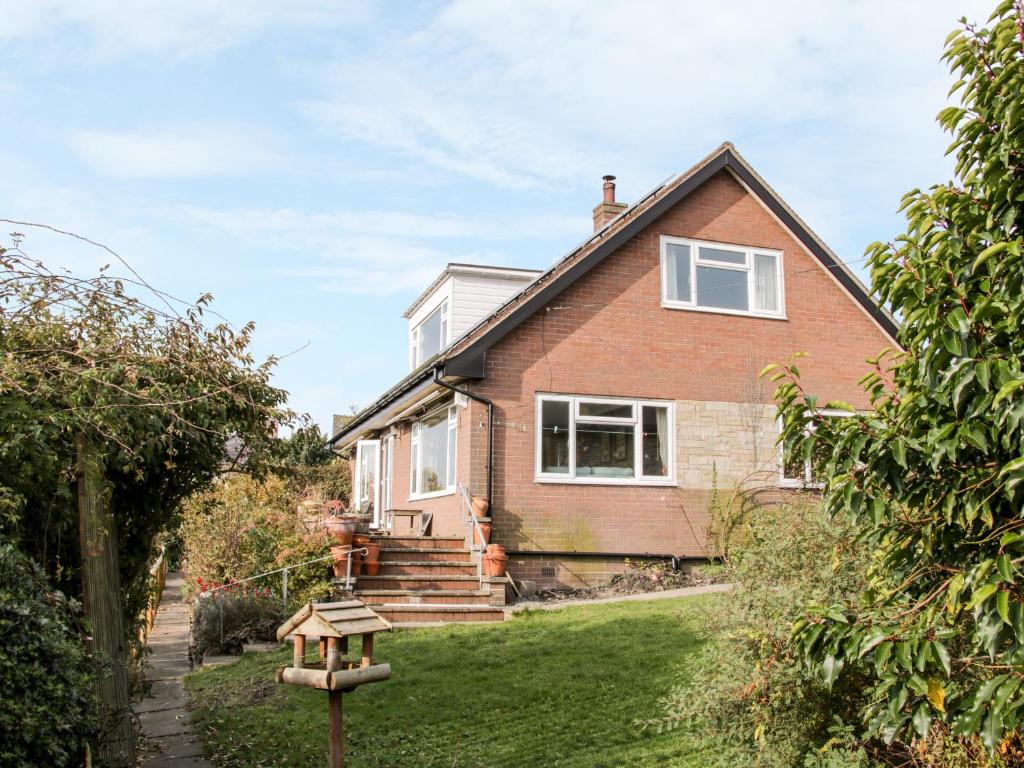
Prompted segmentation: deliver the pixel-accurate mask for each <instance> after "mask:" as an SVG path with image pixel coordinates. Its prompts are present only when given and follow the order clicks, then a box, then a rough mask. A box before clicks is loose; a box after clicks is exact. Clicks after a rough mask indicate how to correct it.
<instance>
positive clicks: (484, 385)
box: [395, 172, 892, 580]
mask: <svg viewBox="0 0 1024 768" xmlns="http://www.w3.org/2000/svg"><path fill="white" fill-rule="evenodd" d="M660 235H676V236H680V237H694V238H698V239H706V240H713V241H719V242H725V243H736V244H741V245H753V246H761V247H764V248H772V249H777V250H781V251H782V252H783V265H784V275H785V292H786V296H785V307H786V314H787V319H786V320H769V319H761V318H752V317H738V316H733V315H719V314H711V313H706V312H690V311H681V310H673V309H664V308H662V307H661V286H660V269H659V264H660V250H659V248H660V244H659V236H660ZM888 346H892V341H891V340H890V339H888V337H886V336H885V335H884V333H883V332H882V331H881V330H880V329H879V328H878V326H877V325H876V324H875V323H874V322H873V321H872V320H870V319H869V318H868V317H867V316H866V314H865V313H864V311H863V310H862V309H861V307H860V306H859V305H858V304H856V303H855V302H854V301H853V300H852V299H851V298H849V297H848V296H847V295H846V294H845V293H844V292H843V290H842V289H841V288H840V287H839V285H838V284H837V283H836V282H835V280H834V279H833V278H832V277H831V276H830V275H829V274H827V272H826V271H825V270H824V269H823V268H822V267H821V266H820V263H819V262H817V260H815V259H814V258H813V257H811V256H809V255H808V254H807V253H806V252H805V251H804V250H803V249H802V247H801V246H800V245H799V244H798V243H797V241H796V240H794V239H793V237H792V236H791V235H790V234H788V232H787V231H786V230H785V229H784V228H782V227H781V226H780V225H779V224H778V223H777V222H776V221H775V219H774V218H772V217H771V215H770V214H769V213H768V212H767V211H766V210H765V209H764V208H763V207H762V206H761V204H760V203H759V202H758V201H757V200H756V199H755V198H753V197H752V196H750V195H749V194H748V193H747V192H746V191H745V190H744V189H743V188H742V187H741V186H740V185H739V184H738V183H737V182H736V181H735V180H734V179H733V178H732V177H731V176H729V175H728V174H726V173H724V172H723V173H721V174H719V175H717V176H716V177H714V178H713V179H711V180H710V181H709V182H708V183H707V184H705V185H704V186H703V187H702V188H701V189H699V190H698V191H696V192H695V193H693V194H692V195H690V196H689V197H688V198H687V199H686V200H684V201H682V202H681V203H679V204H678V205H677V206H675V207H674V208H673V209H672V210H671V211H669V212H668V213H666V214H665V215H664V216H663V217H662V218H661V219H660V220H659V221H657V222H655V223H654V224H652V225H651V226H650V227H648V228H647V229H646V230H644V231H643V232H642V233H640V234H639V235H637V236H636V237H634V238H633V239H632V240H630V241H629V242H628V243H627V244H625V245H624V246H622V247H621V248H620V249H619V251H618V252H616V253H615V254H613V255H611V256H610V257H608V258H607V259H605V260H604V261H603V262H602V263H601V264H599V265H598V266H597V267H595V268H594V269H593V270H592V271H591V272H590V273H588V274H587V275H585V276H584V277H583V278H581V279H579V280H578V281H577V282H576V283H575V284H573V285H572V286H570V287H569V288H568V289H566V290H565V291H564V292H563V293H562V294H561V295H559V296H558V297H557V298H556V299H554V300H553V301H552V302H551V303H550V304H549V305H548V307H547V310H541V311H540V312H538V313H537V314H535V315H534V316H533V317H532V318H530V319H529V320H527V321H526V322H525V323H523V324H522V325H521V326H519V328H517V329H516V330H515V331H513V332H512V333H511V334H509V335H508V336H507V337H505V339H503V340H502V341H501V342H499V343H498V344H497V345H496V346H495V347H493V348H492V349H491V350H490V351H489V352H488V354H487V377H486V378H485V379H483V380H482V381H480V382H478V383H477V384H476V385H475V386H474V389H475V390H476V391H478V392H479V393H481V394H483V395H485V396H487V397H490V398H492V399H493V400H494V401H495V404H496V412H497V413H496V415H497V421H498V426H497V427H496V430H495V493H494V496H495V498H494V499H493V502H494V504H493V506H492V508H493V509H494V523H495V535H496V538H497V540H498V541H500V542H501V543H503V544H504V545H505V546H507V547H509V548H512V549H540V550H587V551H604V552H633V553H644V552H650V553H672V554H678V555H689V556H699V555H701V554H703V553H704V546H703V530H704V526H705V525H706V519H707V517H706V516H707V496H708V492H707V490H706V489H703V490H702V489H685V488H663V487H662V488H658V487H638V486H611V485H609V486H600V485H573V484H559V485H553V484H539V483H536V482H534V452H535V448H534V444H535V419H534V402H535V394H536V393H537V392H563V393H573V394H589V395H610V396H623V397H638V398H641V397H644V398H664V399H673V400H702V401H726V402H749V400H750V397H751V391H752V387H756V382H753V381H752V378H753V374H756V372H757V371H759V370H760V369H761V368H762V367H763V366H764V365H765V364H767V363H769V362H772V361H781V360H785V359H786V358H787V357H789V356H790V355H792V354H794V353H796V352H807V353H809V357H808V358H806V359H805V360H804V361H802V363H801V364H800V368H801V372H802V373H803V378H804V383H805V385H806V386H807V387H808V388H809V389H810V390H811V391H813V392H817V393H820V394H821V395H822V396H823V397H825V398H834V399H840V400H844V401H847V402H850V403H852V404H854V405H855V406H857V407H864V406H866V405H867V401H866V399H865V397H864V396H863V394H862V392H861V389H860V388H859V387H858V386H857V380H858V379H859V378H860V376H861V375H862V374H863V373H864V372H865V370H866V366H865V364H864V360H865V359H866V358H868V357H871V356H873V355H875V354H877V353H878V352H879V351H880V350H882V349H883V348H885V347H888ZM760 397H761V398H762V401H764V402H769V401H770V400H771V391H770V389H769V388H768V387H765V388H763V390H762V392H761V395H760ZM471 413H472V414H473V418H472V419H471V421H472V424H471V425H470V427H469V431H470V432H471V437H472V452H473V471H472V478H471V479H472V487H473V490H474V491H475V492H477V493H482V491H483V482H484V472H483V465H484V456H485V451H486V445H485V438H486V430H484V429H480V428H478V427H479V425H480V423H481V422H483V421H485V419H486V416H485V412H484V409H483V408H482V407H479V406H476V405H474V406H473V407H472V410H471ZM465 431H466V428H463V427H460V437H461V435H462V433H463V432H465ZM463 447H464V446H460V451H459V453H460V476H461V474H462V472H463V465H462V463H461V461H462V459H461V457H462V455H463V450H462V448H463ZM396 458H397V457H396ZM395 474H396V479H397V478H398V476H399V473H398V472H397V471H396V473H395ZM406 483H407V479H406ZM406 487H407V486H406ZM397 498H398V496H397V494H396V499H397ZM556 580H557V579H556Z"/></svg>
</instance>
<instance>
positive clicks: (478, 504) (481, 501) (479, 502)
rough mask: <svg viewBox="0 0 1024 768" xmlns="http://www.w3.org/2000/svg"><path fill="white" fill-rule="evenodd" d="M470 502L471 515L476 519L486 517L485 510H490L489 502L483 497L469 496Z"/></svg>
mask: <svg viewBox="0 0 1024 768" xmlns="http://www.w3.org/2000/svg"><path fill="white" fill-rule="evenodd" d="M470 502H471V503H472V505H473V513H474V514H475V515H476V516H477V517H487V510H489V509H490V508H491V502H490V501H488V500H487V499H485V498H484V497H483V496H471V497H470Z"/></svg>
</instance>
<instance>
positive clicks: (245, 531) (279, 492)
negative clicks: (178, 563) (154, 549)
mask: <svg viewBox="0 0 1024 768" xmlns="http://www.w3.org/2000/svg"><path fill="white" fill-rule="evenodd" d="M328 466H331V465H328ZM310 469H311V470H316V471H317V472H318V473H321V472H324V471H325V467H315V468H310ZM307 482H308V477H307V476H306V474H305V472H304V471H300V472H299V473H298V474H297V475H295V476H292V477H281V476H276V475H271V476H268V477H267V478H265V479H264V480H257V479H255V478H252V477H249V476H247V475H229V476H226V477H223V478H221V479H220V480H219V481H218V482H217V483H216V485H215V486H214V487H213V488H212V489H211V490H209V491H206V492H204V493H201V494H198V495H196V496H193V497H192V498H190V499H189V500H188V501H186V502H185V504H184V506H183V510H182V524H181V531H180V536H181V540H182V547H183V551H184V558H185V566H186V569H187V571H188V575H189V578H190V580H191V582H192V584H195V583H196V580H197V579H202V580H203V581H205V582H207V583H212V582H222V583H223V582H227V581H229V580H231V579H235V580H239V581H240V580H242V579H246V578H249V577H252V576H256V575H258V574H260V573H266V572H268V571H272V570H275V569H277V568H281V567H283V566H286V565H290V564H294V563H301V562H305V561H307V560H314V559H316V558H320V557H325V556H326V555H328V554H329V549H328V548H329V546H330V544H331V539H330V537H329V536H328V535H327V533H326V532H324V531H323V530H321V529H315V530H312V531H310V530H307V529H306V527H305V525H304V524H303V514H302V513H300V512H299V511H298V510H297V506H298V502H299V500H300V499H301V498H302V495H303V493H304V490H299V489H300V488H304V486H305V483H307ZM255 586H257V587H269V588H270V590H271V591H272V592H273V594H274V595H276V596H280V594H281V589H282V580H281V575H280V574H275V575H274V576H271V577H267V578H266V579H265V580H262V581H260V582H259V583H258V584H255ZM330 593H331V575H330V562H329V561H325V562H322V563H314V564H312V565H307V566H304V567H303V568H298V569H295V570H293V571H290V572H289V575H288V594H289V599H290V601H291V602H293V603H303V602H310V601H318V600H322V599H323V598H325V597H328V596H329V595H330Z"/></svg>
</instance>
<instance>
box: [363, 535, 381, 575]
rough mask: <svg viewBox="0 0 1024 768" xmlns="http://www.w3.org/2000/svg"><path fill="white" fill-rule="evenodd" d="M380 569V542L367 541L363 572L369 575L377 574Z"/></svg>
mask: <svg viewBox="0 0 1024 768" xmlns="http://www.w3.org/2000/svg"><path fill="white" fill-rule="evenodd" d="M379 570H380V544H375V543H374V542H372V541H371V542H367V544H366V555H365V558H364V560H363V573H365V574H366V575H367V576H376V575H377V572H378V571H379Z"/></svg>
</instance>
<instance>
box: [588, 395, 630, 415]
mask: <svg viewBox="0 0 1024 768" xmlns="http://www.w3.org/2000/svg"><path fill="white" fill-rule="evenodd" d="M584 416H600V417H601V418H603V419H632V418H633V404H632V403H594V402H587V401H586V400H582V401H580V417H584Z"/></svg>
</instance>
